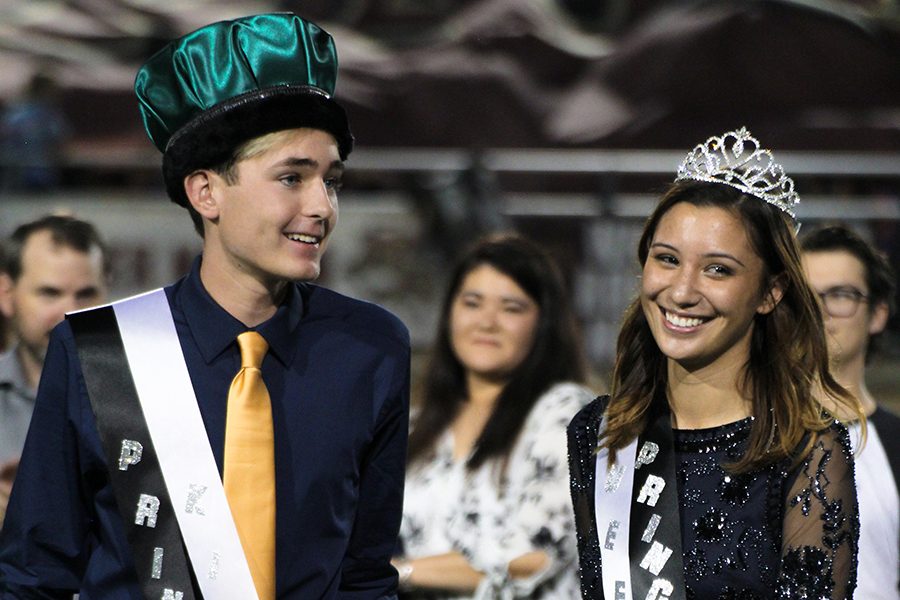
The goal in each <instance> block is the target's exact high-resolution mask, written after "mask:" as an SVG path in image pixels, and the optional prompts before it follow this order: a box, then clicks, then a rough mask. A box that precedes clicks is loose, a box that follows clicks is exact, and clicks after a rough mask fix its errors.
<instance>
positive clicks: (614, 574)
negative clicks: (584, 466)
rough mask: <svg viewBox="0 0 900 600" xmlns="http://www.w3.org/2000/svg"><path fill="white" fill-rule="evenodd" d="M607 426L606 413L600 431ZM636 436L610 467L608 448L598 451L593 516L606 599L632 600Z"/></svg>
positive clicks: (619, 452)
mask: <svg viewBox="0 0 900 600" xmlns="http://www.w3.org/2000/svg"><path fill="white" fill-rule="evenodd" d="M605 429H606V416H605V415H604V417H603V420H602V421H601V422H600V434H601V435H602V433H603V432H604V431H605ZM636 455H637V438H635V439H634V441H633V442H631V443H630V444H629V445H628V446H626V447H625V448H623V449H621V450H619V451H618V452H616V462H615V463H613V465H612V467H610V468H607V458H608V456H609V450H608V449H607V448H601V449H600V450H599V451H598V452H597V462H596V467H595V468H596V470H595V474H594V515H595V519H596V520H597V537H598V538H599V539H598V540H597V541H598V542H599V544H600V561H601V564H602V566H603V567H602V575H603V597H604V598H606V599H607V600H631V598H632V596H631V561H630V558H629V555H628V532H629V531H630V527H631V494H632V488H633V487H634V463H635V456H636Z"/></svg>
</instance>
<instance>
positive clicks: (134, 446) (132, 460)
mask: <svg viewBox="0 0 900 600" xmlns="http://www.w3.org/2000/svg"><path fill="white" fill-rule="evenodd" d="M143 453H144V446H143V445H142V444H141V443H140V442H137V441H135V440H122V449H121V450H120V451H119V470H120V471H127V470H128V467H130V466H132V465H136V464H138V463H139V462H141V455H142V454H143Z"/></svg>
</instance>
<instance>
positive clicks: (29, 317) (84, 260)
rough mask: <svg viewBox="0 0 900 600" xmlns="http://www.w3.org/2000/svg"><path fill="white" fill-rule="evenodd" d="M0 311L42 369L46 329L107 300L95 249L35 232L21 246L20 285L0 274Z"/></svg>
mask: <svg viewBox="0 0 900 600" xmlns="http://www.w3.org/2000/svg"><path fill="white" fill-rule="evenodd" d="M3 278H4V283H5V285H3V286H0V287H2V288H4V289H3V292H2V293H0V309H2V311H3V314H4V315H5V316H6V317H7V318H8V319H10V323H11V324H12V330H13V333H14V334H15V335H16V336H17V338H18V340H19V344H20V348H21V350H23V351H24V352H26V353H27V354H28V355H30V357H31V358H33V359H34V360H35V361H37V363H38V364H42V363H43V360H44V354H45V353H46V351H47V343H48V342H49V337H50V330H51V329H53V327H54V326H56V324H57V323H59V322H60V321H62V319H63V316H64V315H65V313H67V312H70V311H73V310H78V309H82V308H87V307H90V306H95V305H97V304H100V303H102V302H104V301H105V300H106V285H105V282H104V278H103V257H102V253H101V251H100V249H99V248H96V247H95V248H93V249H91V251H90V252H88V253H84V252H80V251H78V250H75V249H73V248H70V247H69V246H64V245H61V244H57V243H56V242H54V241H53V238H52V236H51V234H50V232H49V231H47V230H42V231H36V232H34V233H32V234H31V236H30V237H29V238H28V239H27V240H26V241H25V244H24V245H23V247H22V270H21V273H20V275H19V278H18V280H16V281H12V280H11V279H10V278H9V277H8V276H6V275H3Z"/></svg>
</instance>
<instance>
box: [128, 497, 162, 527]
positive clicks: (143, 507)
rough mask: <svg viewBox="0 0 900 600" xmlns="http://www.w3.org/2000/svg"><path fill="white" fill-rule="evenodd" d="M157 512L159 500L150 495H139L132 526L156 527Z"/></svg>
mask: <svg viewBox="0 0 900 600" xmlns="http://www.w3.org/2000/svg"><path fill="white" fill-rule="evenodd" d="M158 512H159V498H157V497H156V496H151V495H150V494H141V497H140V499H139V500H138V504H137V513H135V515H134V524H135V525H146V526H147V527H156V513H158Z"/></svg>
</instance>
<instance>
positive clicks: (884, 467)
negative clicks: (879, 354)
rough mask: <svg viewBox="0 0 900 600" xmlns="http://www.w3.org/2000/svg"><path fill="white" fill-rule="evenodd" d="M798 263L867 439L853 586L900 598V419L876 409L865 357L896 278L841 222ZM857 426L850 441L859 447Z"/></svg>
mask: <svg viewBox="0 0 900 600" xmlns="http://www.w3.org/2000/svg"><path fill="white" fill-rule="evenodd" d="M801 243H802V248H803V252H804V254H803V263H804V267H805V269H806V274H807V277H808V279H809V282H810V284H811V285H812V287H813V288H814V289H815V290H816V291H817V292H818V293H819V296H820V297H821V298H822V305H823V309H824V313H825V329H826V332H827V334H828V351H829V354H830V359H831V370H832V374H833V375H834V376H835V378H836V379H837V380H838V381H839V382H840V383H841V384H842V385H844V386H845V387H846V388H847V389H849V390H850V391H851V392H853V393H854V394H855V395H856V396H857V398H859V400H860V402H861V403H862V405H863V409H864V411H865V413H866V417H867V421H868V437H867V439H866V442H865V446H864V447H863V449H862V453H861V454H859V455H858V456H857V458H856V485H857V491H858V496H859V513H860V540H859V577H858V578H857V580H858V582H859V587H858V588H857V590H856V597H857V598H861V599H864V600H880V599H885V600H887V599H890V600H897V599H898V598H900V589H898V584H900V557H898V552H900V523H898V521H900V500H898V483H900V417H897V416H896V415H894V414H893V413H891V412H888V411H887V410H885V409H884V408H882V407H880V406H878V405H877V404H876V402H875V398H873V397H872V394H871V393H870V392H869V390H868V388H867V387H866V359H867V357H868V356H869V355H870V353H871V350H872V345H873V343H874V342H876V338H877V337H878V336H879V335H880V334H881V333H882V332H883V331H884V328H885V326H886V324H887V321H888V317H889V316H890V314H891V312H892V310H893V308H894V302H895V293H896V289H897V288H896V286H897V280H896V276H895V274H894V273H893V270H892V269H891V266H890V264H889V263H888V261H887V259H886V258H885V257H884V256H883V255H881V254H880V253H878V252H877V251H876V250H875V249H874V248H872V247H871V246H870V245H869V244H867V243H866V242H865V241H864V240H863V239H862V238H860V237H859V236H858V235H857V234H856V233H854V232H853V231H852V230H851V229H849V228H847V227H845V226H843V225H832V226H827V227H822V228H820V229H817V230H815V231H812V232H810V233H809V234H808V235H806V236H805V237H804V238H803V239H802V242H801ZM859 432H860V427H859V424H854V425H853V426H851V439H852V440H853V442H854V445H855V446H856V447H858V446H859V437H860V436H859Z"/></svg>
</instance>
